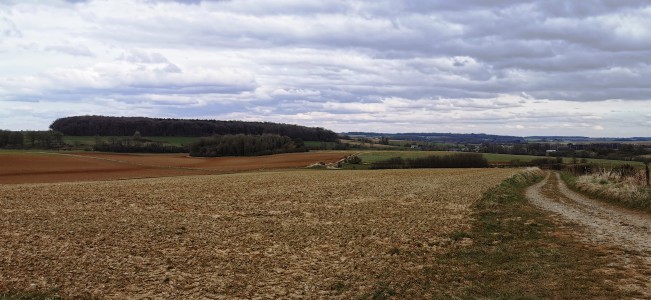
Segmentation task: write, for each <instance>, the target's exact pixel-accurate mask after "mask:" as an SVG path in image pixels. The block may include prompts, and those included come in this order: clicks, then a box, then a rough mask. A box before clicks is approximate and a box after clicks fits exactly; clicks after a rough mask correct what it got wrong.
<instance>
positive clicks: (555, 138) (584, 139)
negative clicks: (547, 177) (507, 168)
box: [525, 136, 651, 143]
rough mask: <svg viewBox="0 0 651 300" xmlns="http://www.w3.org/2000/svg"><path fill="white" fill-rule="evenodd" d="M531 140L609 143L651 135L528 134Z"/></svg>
mask: <svg viewBox="0 0 651 300" xmlns="http://www.w3.org/2000/svg"><path fill="white" fill-rule="evenodd" d="M525 139H527V141H530V142H585V143H607V142H648V141H651V137H628V138H618V137H611V138H608V137H603V138H591V137H585V136H527V137H525Z"/></svg>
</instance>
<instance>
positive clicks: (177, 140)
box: [63, 136, 199, 146]
mask: <svg viewBox="0 0 651 300" xmlns="http://www.w3.org/2000/svg"><path fill="white" fill-rule="evenodd" d="M132 137H133V136H102V137H96V136H64V137H63V141H64V142H65V143H66V144H68V145H73V146H77V145H78V146H93V145H95V142H96V141H97V140H98V139H99V140H102V141H110V140H111V139H117V140H122V139H128V138H132ZM144 138H146V139H148V140H152V141H157V142H163V143H168V144H170V145H174V146H182V145H188V144H190V143H192V142H194V141H196V140H198V139H199V138H198V137H182V136H152V137H144Z"/></svg>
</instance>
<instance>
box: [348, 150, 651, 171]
mask: <svg viewBox="0 0 651 300" xmlns="http://www.w3.org/2000/svg"><path fill="white" fill-rule="evenodd" d="M454 153H459V152H451V151H414V150H409V149H405V150H403V151H382V150H378V151H365V152H362V153H361V154H360V157H361V158H362V161H363V162H364V163H373V162H377V161H382V160H387V159H389V158H392V157H401V158H403V159H413V158H421V157H427V156H433V155H450V154H454ZM482 155H483V156H484V158H486V159H487V160H488V162H489V163H508V162H511V161H514V160H519V161H520V162H530V161H532V160H534V159H540V158H552V159H553V158H554V157H548V156H533V155H514V154H495V153H482ZM571 162H572V158H569V157H564V158H563V163H571ZM587 162H588V163H592V164H599V165H602V166H604V167H613V166H621V165H624V164H632V165H634V166H636V167H642V166H643V164H642V163H641V162H636V161H623V160H608V159H593V158H588V159H587Z"/></svg>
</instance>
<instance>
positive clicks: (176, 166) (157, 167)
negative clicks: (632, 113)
mask: <svg viewBox="0 0 651 300" xmlns="http://www.w3.org/2000/svg"><path fill="white" fill-rule="evenodd" d="M345 156H346V153H343V152H308V153H288V154H278V155H270V156H256V157H218V158H195V157H188V156H187V155H183V154H114V153H98V152H65V153H63V152H62V153H57V152H48V153H46V152H21V151H0V166H1V168H0V184H3V183H45V182H65V181H96V180H115V179H129V178H148V177H163V176H180V175H200V174H223V173H233V172H243V171H253V170H274V169H288V168H304V167H306V166H308V165H311V164H313V163H316V162H320V161H323V162H335V161H337V160H339V159H341V158H342V157H345Z"/></svg>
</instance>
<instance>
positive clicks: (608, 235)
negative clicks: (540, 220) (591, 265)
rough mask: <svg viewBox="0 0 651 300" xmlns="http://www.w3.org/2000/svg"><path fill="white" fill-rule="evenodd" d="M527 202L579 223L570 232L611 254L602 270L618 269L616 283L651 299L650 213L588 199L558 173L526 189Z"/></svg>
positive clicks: (606, 271) (613, 270)
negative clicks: (572, 231)
mask: <svg viewBox="0 0 651 300" xmlns="http://www.w3.org/2000/svg"><path fill="white" fill-rule="evenodd" d="M527 197H528V198H529V199H530V201H531V202H532V203H533V204H534V205H536V206H537V207H540V208H542V209H544V210H547V211H550V212H552V213H554V214H555V215H556V216H557V217H559V218H561V219H565V220H569V221H571V222H573V223H576V224H577V225H578V228H579V231H577V232H574V233H572V234H574V235H576V236H578V237H579V238H581V239H582V240H583V241H584V242H586V243H589V244H592V245H597V246H599V247H601V248H603V249H604V250H605V253H607V254H606V255H609V256H612V259H611V260H610V261H612V263H611V264H610V265H607V266H603V272H605V273H608V272H621V271H624V274H626V276H623V277H622V278H621V280H619V282H617V283H616V285H617V286H618V287H620V288H622V289H624V290H630V291H636V292H640V293H642V295H644V296H645V297H646V298H649V299H651V215H649V214H647V213H644V212H639V211H633V210H628V209H624V208H621V207H616V206H613V205H610V204H607V203H604V202H600V201H597V200H593V199H590V198H588V197H585V196H583V195H581V194H578V193H576V192H574V191H572V190H570V189H569V188H568V187H567V186H566V184H565V183H564V182H563V181H562V180H561V179H560V175H559V174H558V173H553V174H552V175H549V176H547V178H545V180H543V181H542V182H540V183H538V184H536V185H533V186H532V187H530V188H529V189H528V190H527Z"/></svg>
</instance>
